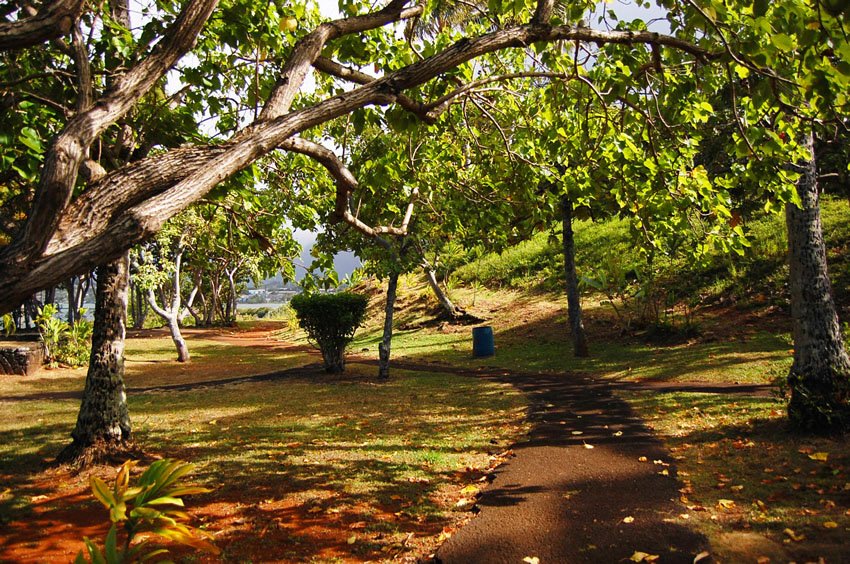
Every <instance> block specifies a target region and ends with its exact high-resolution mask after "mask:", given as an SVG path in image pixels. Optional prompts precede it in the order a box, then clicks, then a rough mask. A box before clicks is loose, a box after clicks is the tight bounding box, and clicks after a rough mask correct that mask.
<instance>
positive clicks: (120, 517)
mask: <svg viewBox="0 0 850 564" xmlns="http://www.w3.org/2000/svg"><path fill="white" fill-rule="evenodd" d="M134 464H135V462H134V461H129V460H128V461H127V462H125V463H124V465H123V466H121V469H120V470H119V471H118V476H117V477H116V478H115V485H114V486H113V487H112V488H111V489H110V487H109V486H107V485H106V483H105V482H104V481H103V480H101V479H100V478H98V477H97V476H92V477H91V480H90V483H91V489H92V494H93V495H94V497H96V498H97V500H98V501H100V502H101V503H102V504H103V505H104V506H105V507H106V508H107V509H109V520H110V521H111V522H112V526H111V527H110V528H109V532H108V533H107V534H106V539H105V541H104V549H103V551H101V549H100V547H98V546H97V545H96V544H95V543H94V541H92V540H91V539H89V538H85V539H84V542H85V544H86V552H87V553H88V558H87V557H86V555H84V553H83V552H82V551H80V553H79V554H78V555H77V558H76V560H75V561H74V562H75V564H82V563H86V562H91V563H92V564H101V563H102V564H119V563H128V562H144V561H147V560H150V559H151V558H153V557H155V556H157V555H160V554H163V553H165V552H167V550H165V549H156V550H153V551H151V552H148V553H147V554H143V552H144V550H145V549H146V548H147V541H146V540H143V541H140V542H137V543H135V545H133V541H134V540H135V539H136V537H137V536H138V535H139V534H141V533H148V534H155V535H159V536H161V537H163V538H167V539H171V540H173V541H176V542H179V543H181V544H185V545H188V546H192V547H194V548H197V549H200V550H205V551H208V552H212V553H213V554H218V553H219V550H218V548H216V547H215V546H214V545H213V544H211V543H210V542H208V541H206V540H204V539H202V538H201V535H207V533H204V532H203V531H200V530H198V529H195V528H193V527H190V526H189V525H186V523H185V521H187V520H188V519H189V515H188V514H186V512H184V511H182V510H179V509H174V508H168V506H172V507H183V500H182V499H181V496H184V495H191V494H197V493H204V492H208V491H210V490H208V489H207V488H202V487H199V486H192V485H183V484H179V483H178V482H179V480H180V478H182V477H184V476H186V475H187V474H189V473H190V472H191V471H192V470H194V468H195V465H194V464H189V463H185V462H180V461H173V460H168V459H165V460H158V461H156V462H154V463H153V464H151V465H150V467H149V468H148V469H147V470H145V472H144V473H143V474H142V475H141V476H140V477H139V482H138V485H137V486H135V487H130V468H132V467H133V465H134ZM160 506H166V508H165V509H160V508H159V507H160ZM119 525H123V529H124V534H125V538H124V542H123V543H122V546H121V548H119V541H118V526H119Z"/></svg>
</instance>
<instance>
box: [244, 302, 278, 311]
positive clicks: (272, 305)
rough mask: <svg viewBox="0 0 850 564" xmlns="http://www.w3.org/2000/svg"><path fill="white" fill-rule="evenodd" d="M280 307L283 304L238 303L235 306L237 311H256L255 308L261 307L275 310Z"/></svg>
mask: <svg viewBox="0 0 850 564" xmlns="http://www.w3.org/2000/svg"><path fill="white" fill-rule="evenodd" d="M282 305H283V302H281V303H267V302H264V303H259V304H248V303H238V304H236V309H237V310H240V309H257V308H261V307H267V308H269V309H276V308H279V307H280V306H282Z"/></svg>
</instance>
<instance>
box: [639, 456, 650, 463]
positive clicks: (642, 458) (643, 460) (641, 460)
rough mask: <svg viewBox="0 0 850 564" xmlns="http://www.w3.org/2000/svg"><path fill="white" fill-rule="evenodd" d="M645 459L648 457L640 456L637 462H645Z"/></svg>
mask: <svg viewBox="0 0 850 564" xmlns="http://www.w3.org/2000/svg"><path fill="white" fill-rule="evenodd" d="M647 460H649V459H648V458H647V457H645V456H641V457H640V458H638V462H646V461H647Z"/></svg>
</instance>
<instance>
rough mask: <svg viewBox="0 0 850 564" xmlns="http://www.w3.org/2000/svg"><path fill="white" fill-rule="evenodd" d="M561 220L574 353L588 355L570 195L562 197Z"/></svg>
mask: <svg viewBox="0 0 850 564" xmlns="http://www.w3.org/2000/svg"><path fill="white" fill-rule="evenodd" d="M561 221H562V225H563V235H562V239H563V248H564V282H565V285H566V290H567V317H568V318H569V322H570V335H571V336H572V339H573V354H574V355H575V356H577V357H588V356H590V351H589V350H588V348H587V336H586V335H585V333H584V322H583V321H582V315H581V294H580V293H579V289H578V275H577V274H576V244H575V237H574V234H573V201H572V200H571V199H570V198H569V196H563V197H562V198H561Z"/></svg>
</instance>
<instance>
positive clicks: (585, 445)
mask: <svg viewBox="0 0 850 564" xmlns="http://www.w3.org/2000/svg"><path fill="white" fill-rule="evenodd" d="M583 444H584V448H593V445H589V444H587V443H583Z"/></svg>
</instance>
